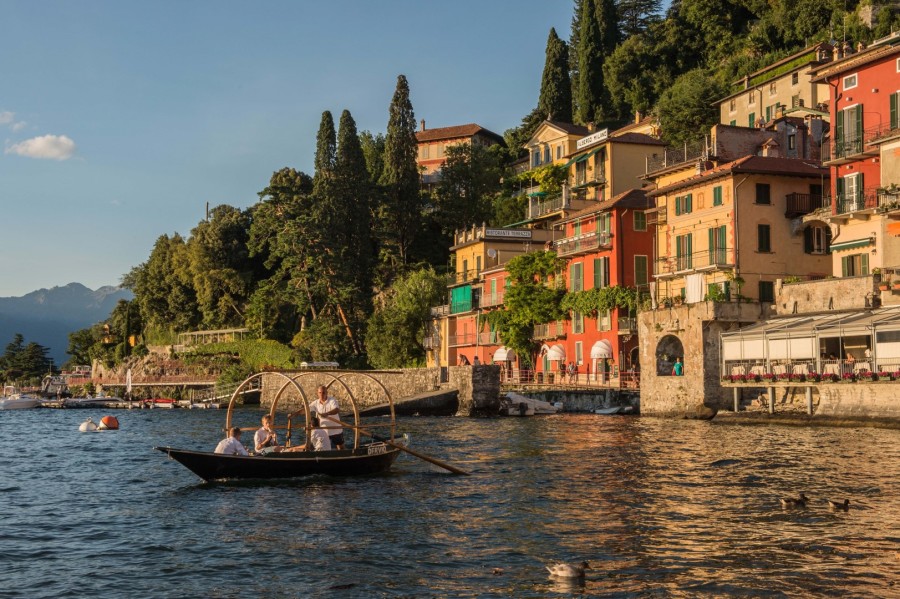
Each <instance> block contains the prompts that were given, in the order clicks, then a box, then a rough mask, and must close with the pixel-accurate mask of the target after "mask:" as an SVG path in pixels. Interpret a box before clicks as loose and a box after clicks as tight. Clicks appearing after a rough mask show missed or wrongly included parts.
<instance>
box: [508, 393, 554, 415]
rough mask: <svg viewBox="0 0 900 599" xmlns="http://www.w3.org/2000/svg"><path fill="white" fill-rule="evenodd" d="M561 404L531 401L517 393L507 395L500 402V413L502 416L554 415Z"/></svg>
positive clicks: (538, 400) (537, 400)
mask: <svg viewBox="0 0 900 599" xmlns="http://www.w3.org/2000/svg"><path fill="white" fill-rule="evenodd" d="M561 408H562V404H561V403H560V404H559V405H556V404H552V403H550V402H548V401H541V400H540V399H532V398H530V397H525V396H524V395H520V394H518V393H511V392H510V393H507V394H506V397H505V398H501V400H500V413H501V414H502V415H504V416H535V415H539V414H556V413H557V412H559V411H560V409H561Z"/></svg>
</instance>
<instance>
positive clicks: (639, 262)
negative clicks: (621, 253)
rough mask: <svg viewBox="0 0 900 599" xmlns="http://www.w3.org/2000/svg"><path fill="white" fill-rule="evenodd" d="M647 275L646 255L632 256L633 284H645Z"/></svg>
mask: <svg viewBox="0 0 900 599" xmlns="http://www.w3.org/2000/svg"><path fill="white" fill-rule="evenodd" d="M648 279H649V277H648V275H647V256H635V257H634V284H635V285H646V284H647V282H648Z"/></svg>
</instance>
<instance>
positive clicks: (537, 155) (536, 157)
mask: <svg viewBox="0 0 900 599" xmlns="http://www.w3.org/2000/svg"><path fill="white" fill-rule="evenodd" d="M540 165H541V150H540V148H538V149H537V150H535V151H534V152H532V153H531V167H532V168H534V167H536V166H540Z"/></svg>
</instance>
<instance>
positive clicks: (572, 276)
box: [569, 264, 578, 293]
mask: <svg viewBox="0 0 900 599" xmlns="http://www.w3.org/2000/svg"><path fill="white" fill-rule="evenodd" d="M576 266H578V265H577V264H571V265H569V293H571V292H573V291H578V289H576V288H575V267H576Z"/></svg>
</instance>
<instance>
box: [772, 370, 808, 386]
mask: <svg viewBox="0 0 900 599" xmlns="http://www.w3.org/2000/svg"><path fill="white" fill-rule="evenodd" d="M782 376H783V377H784V378H785V380H788V381H791V382H794V383H802V382H804V381H805V380H806V376H804V375H803V373H800V372H793V373H791V374H783V375H778V377H779V378H781V377H782Z"/></svg>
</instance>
